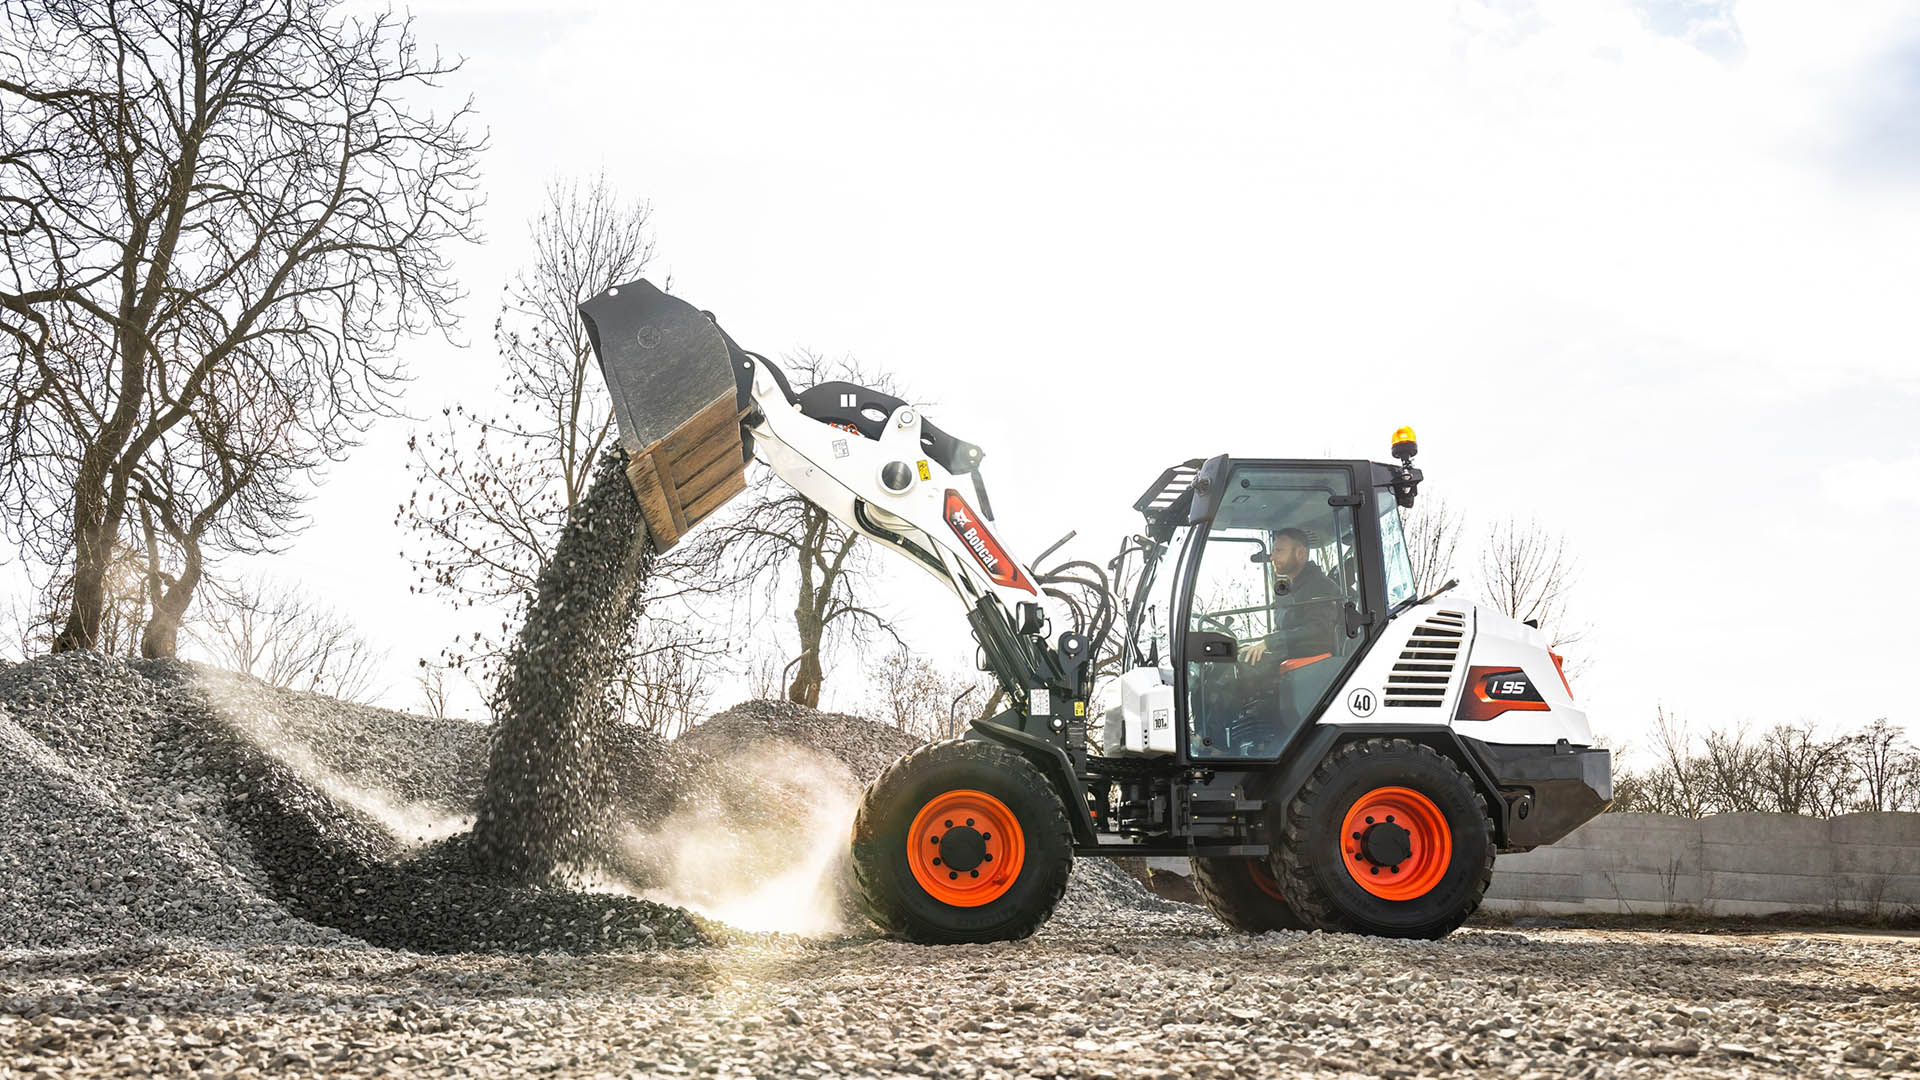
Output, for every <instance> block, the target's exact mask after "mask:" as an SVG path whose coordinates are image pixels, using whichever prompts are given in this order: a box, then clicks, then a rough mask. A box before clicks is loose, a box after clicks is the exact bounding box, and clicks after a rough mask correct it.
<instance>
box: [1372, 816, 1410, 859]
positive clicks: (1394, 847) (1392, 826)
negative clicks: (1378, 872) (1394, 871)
mask: <svg viewBox="0 0 1920 1080" xmlns="http://www.w3.org/2000/svg"><path fill="white" fill-rule="evenodd" d="M1360 853H1361V854H1362V855H1365V856H1366V857H1367V861H1368V862H1370V863H1373V864H1374V865H1375V866H1386V867H1393V868H1398V867H1399V865H1400V864H1401V863H1403V862H1405V861H1407V859H1408V858H1410V857H1411V856H1412V855H1413V834H1412V833H1410V832H1408V831H1407V830H1406V828H1405V827H1404V826H1402V825H1401V824H1400V823H1399V822H1396V821H1395V820H1393V815H1392V814H1388V815H1387V818H1386V820H1385V821H1378V822H1375V823H1374V824H1372V825H1369V826H1367V827H1366V830H1365V831H1364V832H1362V833H1361V834H1360Z"/></svg>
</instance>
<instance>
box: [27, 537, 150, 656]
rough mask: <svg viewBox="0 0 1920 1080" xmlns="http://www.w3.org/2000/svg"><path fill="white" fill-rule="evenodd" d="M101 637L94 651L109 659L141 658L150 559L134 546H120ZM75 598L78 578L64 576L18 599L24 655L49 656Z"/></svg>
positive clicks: (106, 587)
mask: <svg viewBox="0 0 1920 1080" xmlns="http://www.w3.org/2000/svg"><path fill="white" fill-rule="evenodd" d="M101 592H102V597H103V603H102V605H101V610H100V634H99V637H98V638H97V639H96V640H95V643H94V648H95V649H96V650H98V651H99V652H101V653H102V654H104V655H107V656H137V655H139V652H140V636H141V633H142V630H143V628H144V627H145V626H146V624H147V615H148V609H147V595H148V593H147V561H146V557H145V555H144V554H143V553H142V552H141V551H140V550H139V549H138V548H135V547H131V546H128V545H126V544H116V545H114V549H113V551H112V553H111V554H110V556H109V558H108V560H107V575H106V578H105V580H104V581H103V582H102V589H101ZM72 596H73V579H72V578H71V577H60V578H56V579H54V581H53V582H51V583H50V584H49V585H48V586H46V587H45V588H41V589H36V590H35V591H34V592H33V593H32V595H29V596H22V597H16V598H15V599H14V602H13V605H12V608H11V610H10V616H11V618H12V620H13V621H14V624H15V625H14V626H13V628H12V629H13V632H14V636H15V638H16V643H17V644H18V646H19V648H20V655H21V657H22V658H23V659H24V658H25V657H28V656H32V655H35V654H38V653H44V652H46V651H48V650H49V649H50V648H51V647H52V646H53V640H54V638H55V637H56V636H58V635H59V633H60V626H61V622H62V620H63V618H64V616H65V613H66V611H67V609H68V607H69V602H70V600H71V598H72Z"/></svg>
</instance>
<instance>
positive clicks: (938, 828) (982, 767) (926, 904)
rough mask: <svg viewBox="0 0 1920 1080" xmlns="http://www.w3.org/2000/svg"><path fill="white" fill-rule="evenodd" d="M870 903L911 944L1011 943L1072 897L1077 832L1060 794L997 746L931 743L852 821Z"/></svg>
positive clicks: (872, 792) (893, 769)
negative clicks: (1064, 898) (1062, 899)
mask: <svg viewBox="0 0 1920 1080" xmlns="http://www.w3.org/2000/svg"><path fill="white" fill-rule="evenodd" d="M853 869H854V879H855V881H856V882H857V883H858V885H859V892H860V899H861V904H862V907H863V908H864V909H865V910H866V913H867V915H868V917H869V918H871V919H873V921H874V922H875V923H877V924H879V926H880V928H881V929H882V930H885V931H886V932H888V933H889V934H892V935H894V936H896V937H902V938H906V939H907V940H909V941H919V942H925V943H928V944H955V943H959V942H976V941H1012V940H1016V939H1019V938H1023V937H1026V936H1028V935H1030V934H1032V933H1033V932H1034V931H1035V930H1037V929H1039V928H1040V925H1041V924H1042V923H1044V922H1046V921H1047V918H1048V917H1049V916H1051V915H1052V914H1053V909H1054V906H1055V905H1057V904H1058V903H1059V902H1060V897H1061V895H1062V894H1064V893H1065V892H1066V888H1067V875H1068V873H1069V872H1070V871H1071V870H1072V869H1073V836H1072V833H1071V831H1070V830H1069V827H1068V825H1067V817H1066V814H1065V812H1064V811H1063V810H1062V808H1061V806H1060V799H1059V796H1058V795H1056V794H1055V793H1054V789H1053V786H1052V785H1051V784H1049V783H1048V782H1047V778H1046V777H1045V776H1043V775H1042V774H1041V773H1040V770H1039V769H1037V768H1035V767H1034V766H1033V764H1032V763H1031V762H1029V761H1028V760H1027V759H1026V758H1024V757H1022V756H1020V755H1019V754H1018V753H1015V752H1014V751H1012V750H1009V749H1007V748H1006V747H1003V746H1000V745H998V744H996V743H990V742H967V741H958V740H956V741H951V742H940V743H933V744H931V745H929V746H923V747H921V748H920V749H918V750H915V751H914V752H913V753H911V754H908V755H907V756H906V757H904V758H901V759H900V760H899V761H897V762H895V763H894V764H892V765H891V766H889V767H888V768H887V770H886V771H885V772H883V773H881V774H880V776H879V778H878V779H876V780H875V781H874V782H873V784H872V786H870V787H869V788H868V789H867V793H866V798H865V799H864V800H863V801H862V802H861V805H860V813H859V814H858V816H856V817H855V819H854V823H853Z"/></svg>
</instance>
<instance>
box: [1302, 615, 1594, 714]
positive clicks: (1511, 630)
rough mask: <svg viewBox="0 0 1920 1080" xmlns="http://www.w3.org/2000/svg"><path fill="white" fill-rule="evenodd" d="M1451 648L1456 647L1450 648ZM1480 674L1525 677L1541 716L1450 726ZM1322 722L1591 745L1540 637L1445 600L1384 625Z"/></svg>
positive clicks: (1502, 619) (1523, 626) (1510, 621)
mask: <svg viewBox="0 0 1920 1080" xmlns="http://www.w3.org/2000/svg"><path fill="white" fill-rule="evenodd" d="M1450 642H1458V645H1457V646H1456V647H1452V648H1449V647H1448V644H1449V643H1450ZM1486 667H1497V668H1517V669H1519V670H1521V671H1524V672H1525V673H1526V675H1527V679H1528V681H1529V682H1531V683H1532V684H1533V687H1534V688H1535V689H1536V690H1538V691H1539V693H1540V697H1541V698H1542V700H1543V701H1544V702H1545V703H1546V705H1547V706H1548V708H1547V710H1545V711H1539V710H1526V711H1521V710H1508V711H1504V712H1501V713H1499V714H1498V715H1496V716H1494V717H1493V718H1492V719H1489V720H1482V721H1474V720H1456V719H1455V718H1456V717H1457V716H1458V715H1459V713H1460V698H1461V695H1462V694H1465V693H1468V692H1470V689H1469V686H1468V677H1467V673H1468V670H1469V669H1470V668H1486ZM1439 680H1443V681H1439ZM1435 689H1439V690H1441V691H1442V692H1441V693H1438V694H1436V693H1434V692H1433V691H1434V690H1435ZM1432 702H1437V704H1432ZM1320 723H1323V724H1351V725H1367V724H1427V723H1431V724H1436V725H1440V726H1448V725H1451V726H1452V727H1453V728H1454V730H1456V731H1458V732H1459V733H1460V734H1462V735H1465V736H1467V737H1468V738H1472V739H1479V740H1480V741H1482V742H1490V743H1506V744H1513V745H1548V746H1550V745H1552V744H1553V743H1555V742H1557V741H1559V740H1561V739H1565V740H1567V742H1568V743H1569V744H1570V745H1573V746H1591V745H1592V744H1593V731H1592V729H1591V728H1590V727H1589V726H1588V723H1587V714H1586V713H1585V712H1583V711H1581V710H1580V709H1579V708H1577V707H1576V706H1575V705H1574V703H1573V696H1572V695H1571V694H1570V693H1568V692H1567V687H1566V684H1565V683H1564V682H1562V680H1561V678H1560V673H1559V670H1558V669H1557V668H1556V667H1555V665H1554V662H1553V656H1552V655H1551V654H1550V653H1549V652H1548V650H1547V641H1546V636H1545V635H1543V634H1542V633H1540V631H1538V630H1536V629H1534V628H1533V627H1531V626H1528V625H1526V624H1525V623H1521V622H1516V621H1515V620H1513V619H1510V618H1508V617H1506V616H1505V615H1502V614H1500V613H1499V612H1496V611H1490V610H1487V609H1485V608H1479V607H1475V606H1473V605H1471V604H1458V603H1451V602H1448V601H1446V600H1437V601H1432V602H1429V603H1426V604H1423V605H1421V606H1419V607H1415V608H1412V609H1409V610H1407V611H1404V612H1402V613H1401V614H1400V615H1399V616H1398V617H1396V618H1395V619H1394V620H1393V621H1392V622H1391V623H1389V624H1387V628H1386V631H1385V632H1384V633H1383V634H1382V635H1381V637H1380V639H1379V640H1378V641H1376V642H1375V643H1374V645H1373V648H1372V649H1371V650H1370V651H1369V652H1368V653H1367V656H1366V658H1365V659H1363V660H1362V661H1361V662H1360V666H1359V667H1357V668H1355V669H1354V671H1353V674H1352V676H1350V677H1349V678H1348V679H1347V681H1346V684H1345V685H1344V686H1342V687H1341V689H1340V693H1339V694H1338V695H1337V696H1336V697H1335V698H1334V699H1333V702H1332V704H1331V705H1329V706H1328V708H1327V710H1326V713H1325V714H1324V715H1322V716H1321V718H1320Z"/></svg>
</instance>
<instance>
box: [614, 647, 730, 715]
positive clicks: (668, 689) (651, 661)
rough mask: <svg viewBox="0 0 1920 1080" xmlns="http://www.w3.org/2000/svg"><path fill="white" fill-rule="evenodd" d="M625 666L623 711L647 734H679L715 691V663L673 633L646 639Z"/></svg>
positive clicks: (704, 709) (701, 713)
mask: <svg viewBox="0 0 1920 1080" xmlns="http://www.w3.org/2000/svg"><path fill="white" fill-rule="evenodd" d="M627 667H628V672H627V678H626V680H625V683H624V685H623V687H622V688H621V690H622V693H623V695H624V701H623V708H622V710H621V714H622V716H623V717H625V719H626V720H627V722H628V723H631V724H636V725H638V726H639V727H640V729H641V730H643V731H646V732H648V733H649V734H653V735H660V736H662V737H665V738H674V737H676V736H678V735H680V734H682V733H683V732H685V731H686V730H687V729H688V728H690V727H692V726H693V725H694V724H696V723H698V722H699V721H700V718H701V717H702V716H703V715H704V713H705V711H706V705H707V702H708V701H709V700H710V699H711V698H712V697H713V683H714V668H713V665H712V664H709V663H707V662H706V658H705V654H704V653H703V651H702V650H700V649H699V648H697V647H694V646H692V645H689V644H688V643H687V642H685V641H682V640H680V639H679V638H678V637H677V636H674V635H668V636H666V637H664V638H653V639H650V640H649V641H648V642H647V647H646V648H644V649H642V650H640V651H639V652H638V653H637V655H635V656H634V657H633V658H632V659H631V660H630V661H629V663H628V665H627Z"/></svg>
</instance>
